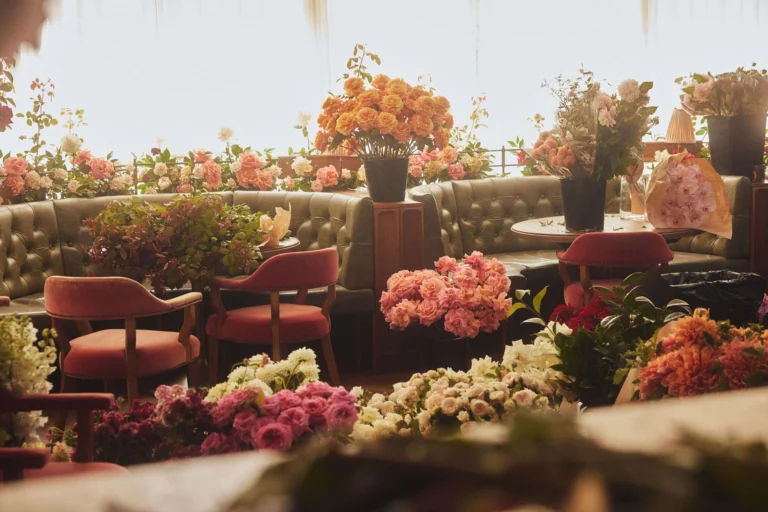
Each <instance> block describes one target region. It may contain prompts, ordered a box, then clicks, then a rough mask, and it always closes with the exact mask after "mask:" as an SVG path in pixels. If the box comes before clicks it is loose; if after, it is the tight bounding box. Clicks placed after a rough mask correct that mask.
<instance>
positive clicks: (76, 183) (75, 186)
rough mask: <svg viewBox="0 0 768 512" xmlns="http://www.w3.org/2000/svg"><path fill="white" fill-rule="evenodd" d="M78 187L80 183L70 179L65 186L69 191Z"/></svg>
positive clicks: (73, 190)
mask: <svg viewBox="0 0 768 512" xmlns="http://www.w3.org/2000/svg"><path fill="white" fill-rule="evenodd" d="M79 187H80V183H78V182H77V180H72V181H70V182H69V184H68V185H67V188H68V189H69V191H70V192H75V191H76V190H77V189H78V188H79Z"/></svg>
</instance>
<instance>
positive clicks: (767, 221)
mask: <svg viewBox="0 0 768 512" xmlns="http://www.w3.org/2000/svg"><path fill="white" fill-rule="evenodd" d="M750 238H751V239H750V244H749V247H750V253H749V270H750V272H755V273H757V274H760V275H761V276H763V277H764V278H766V280H768V183H765V182H763V183H753V184H752V234H751V237H750ZM766 291H768V290H766Z"/></svg>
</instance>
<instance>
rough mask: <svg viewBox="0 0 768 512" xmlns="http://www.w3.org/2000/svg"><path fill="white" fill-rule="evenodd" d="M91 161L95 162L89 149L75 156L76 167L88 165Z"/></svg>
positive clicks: (82, 150)
mask: <svg viewBox="0 0 768 512" xmlns="http://www.w3.org/2000/svg"><path fill="white" fill-rule="evenodd" d="M91 160H93V155H91V152H90V151H89V150H87V149H81V150H80V151H78V152H77V154H76V155H75V159H74V164H75V165H80V164H87V163H89V162H90V161H91Z"/></svg>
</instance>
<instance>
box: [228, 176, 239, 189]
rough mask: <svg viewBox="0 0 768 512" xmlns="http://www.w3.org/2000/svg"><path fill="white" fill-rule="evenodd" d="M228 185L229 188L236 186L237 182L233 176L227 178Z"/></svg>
mask: <svg viewBox="0 0 768 512" xmlns="http://www.w3.org/2000/svg"><path fill="white" fill-rule="evenodd" d="M227 186H228V187H229V188H235V187H236V186H237V182H236V181H235V180H233V179H232V178H229V179H228V180H227Z"/></svg>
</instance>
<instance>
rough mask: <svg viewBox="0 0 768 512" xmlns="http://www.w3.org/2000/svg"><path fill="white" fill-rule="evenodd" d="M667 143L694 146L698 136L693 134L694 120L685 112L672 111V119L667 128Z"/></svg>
mask: <svg viewBox="0 0 768 512" xmlns="http://www.w3.org/2000/svg"><path fill="white" fill-rule="evenodd" d="M666 141H667V142H675V143H678V144H693V143H694V142H696V136H695V135H694V133H693V119H691V116H690V115H688V113H687V112H685V111H684V110H680V109H679V108H676V109H674V110H673V111H672V118H671V119H670V120H669V127H668V128H667V139H666Z"/></svg>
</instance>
